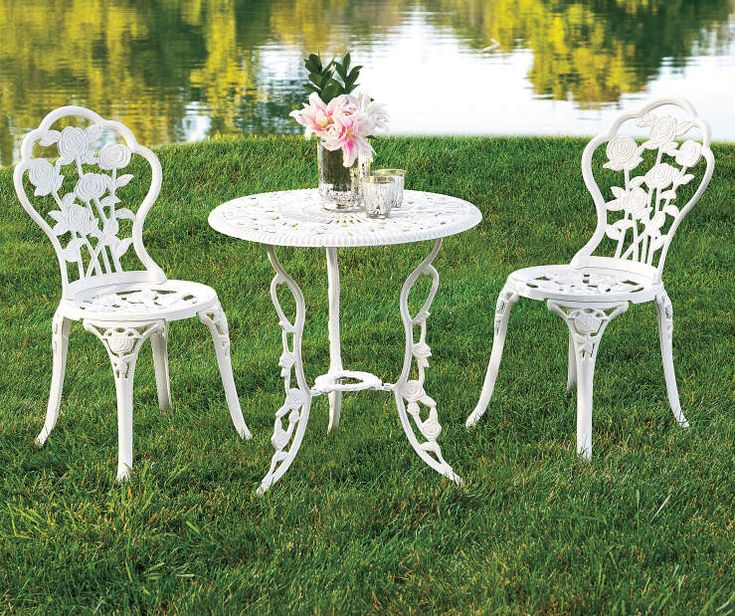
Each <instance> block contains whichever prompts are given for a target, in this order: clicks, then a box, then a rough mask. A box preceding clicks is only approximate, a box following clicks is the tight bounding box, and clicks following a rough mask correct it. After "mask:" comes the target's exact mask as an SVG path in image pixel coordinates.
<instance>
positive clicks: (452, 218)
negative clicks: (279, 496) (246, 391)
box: [209, 189, 482, 494]
mask: <svg viewBox="0 0 735 616" xmlns="http://www.w3.org/2000/svg"><path fill="white" fill-rule="evenodd" d="M481 218H482V215H481V214H480V211H479V210H478V209H477V208H476V207H475V206H474V205H472V204H471V203H468V202H467V201H463V200H461V199H457V198H455V197H449V196H446V195H439V194H435V193H427V192H417V191H412V190H408V191H406V192H405V196H404V202H403V206H402V207H401V208H400V209H397V210H393V211H392V212H391V217H390V218H387V219H383V220H376V219H370V218H367V216H366V215H365V214H364V212H350V213H342V212H333V211H327V210H325V209H323V208H322V205H321V199H320V197H319V195H318V193H317V191H316V189H307V190H288V191H280V192H272V193H262V194H258V195H250V196H247V197H240V198H238V199H234V200H232V201H228V202H227V203H223V204H222V205H220V206H219V207H217V208H216V209H215V210H214V211H212V213H211V214H210V216H209V224H210V226H211V227H212V228H213V229H215V230H217V231H219V232H220V233H223V234H225V235H229V236H231V237H236V238H239V239H243V240H248V241H251V242H258V243H261V244H266V245H267V247H268V260H269V261H270V263H271V265H272V266H273V268H274V269H275V271H276V275H275V277H274V278H273V281H272V283H271V288H270V292H271V298H272V300H273V304H274V305H275V308H276V311H277V313H278V318H279V324H280V326H281V329H282V342H283V353H282V354H281V357H280V360H279V365H280V367H281V376H282V377H283V379H284V385H285V402H284V403H283V406H281V407H280V408H279V409H278V410H277V411H276V419H275V427H274V431H273V437H272V438H271V442H272V443H273V446H274V448H275V450H276V452H275V454H274V455H273V458H272V460H271V465H270V468H269V470H268V473H267V474H266V475H265V477H264V478H263V481H262V482H261V485H260V487H259V488H258V492H259V493H261V494H262V493H263V492H265V491H266V490H268V488H270V487H271V486H272V485H273V484H274V483H275V482H276V481H278V480H279V479H280V478H281V477H282V476H283V475H284V473H285V472H286V471H287V470H288V468H289V466H290V465H291V463H292V462H293V460H294V458H295V457H296V453H297V452H298V449H299V446H300V445H301V441H302V439H303V437H304V432H305V430H306V424H307V422H308V420H309V409H310V407H311V400H312V398H313V397H314V396H318V395H322V394H327V395H328V396H329V428H328V429H329V430H330V431H331V430H333V429H334V428H335V427H337V425H338V424H339V417H340V410H341V405H342V393H343V392H346V391H360V390H365V389H373V390H385V391H392V392H393V393H394V395H395V400H396V406H397V407H398V415H399V417H400V420H401V424H402V425H403V429H404V431H405V432H406V436H407V437H408V440H409V442H410V443H411V446H412V447H413V448H414V450H415V451H416V453H417V454H418V455H419V457H421V459H422V460H423V461H424V462H426V464H428V465H429V466H430V467H431V468H433V469H434V470H436V471H437V472H438V473H441V474H442V475H445V476H446V477H449V478H450V479H452V480H453V481H455V482H457V483H459V482H461V479H460V478H459V476H458V475H457V474H456V473H455V472H454V471H453V470H452V467H451V466H450V465H449V464H448V463H447V462H446V460H445V459H444V457H443V456H442V452H441V449H440V448H439V445H438V443H437V442H436V441H437V437H438V436H439V434H440V432H441V429H442V428H441V425H440V424H439V419H438V415H437V410H436V402H435V401H434V400H433V399H432V398H430V397H429V396H428V395H427V394H426V391H425V390H424V378H425V370H426V367H427V366H428V365H429V362H428V358H429V357H430V356H431V350H430V348H429V346H428V345H427V343H426V321H427V319H428V317H429V308H430V306H431V303H432V301H433V300H434V296H435V295H436V291H437V288H438V286H439V274H438V272H437V271H436V269H435V268H434V266H433V265H432V262H433V261H434V258H435V257H436V255H437V253H438V252H439V248H440V247H441V242H442V238H444V237H446V236H449V235H454V234H456V233H461V232H462V231H466V230H467V229H470V228H472V227H474V226H475V225H477V224H478V223H479V222H480V220H481ZM422 240H434V244H433V247H432V248H431V250H430V252H429V254H428V255H427V256H426V258H425V259H424V260H423V261H422V262H421V263H420V264H419V266H418V267H417V268H416V269H415V270H414V271H413V272H412V273H411V274H410V275H409V276H408V278H407V279H406V282H405V283H404V285H403V289H402V290H401V296H400V310H401V318H402V320H403V325H404V329H405V332H406V352H405V356H404V361H403V369H402V370H401V375H400V378H399V379H398V381H396V382H395V383H385V382H383V381H382V380H381V379H380V378H379V377H378V376H376V375H374V374H371V373H369V372H362V371H355V370H345V369H344V368H343V365H342V354H341V349H340V333H339V328H340V321H339V292H340V286H339V267H338V263H337V249H338V248H349V247H358V246H385V245H390V244H403V243H408V242H418V241H422ZM276 246H300V247H309V248H326V252H327V277H328V299H329V355H330V365H329V371H328V372H327V373H326V374H323V375H321V376H319V377H317V378H316V380H315V382H314V385H313V386H309V384H308V383H307V382H306V378H305V376H304V365H303V361H302V358H301V340H302V336H303V332H304V321H305V317H306V306H305V303H304V296H303V294H302V292H301V289H300V288H299V286H298V285H297V284H296V281H295V280H294V279H293V278H291V276H289V275H288V274H287V273H286V271H285V270H284V268H283V266H282V265H281V263H280V262H279V260H278V258H277V257H276ZM421 275H427V276H429V277H431V279H432V284H431V290H430V291H429V294H428V297H427V298H426V300H425V302H424V304H423V306H422V308H421V310H419V311H418V313H416V314H415V315H411V313H410V312H409V308H408V295H409V293H410V291H411V288H412V287H413V285H414V284H415V282H416V280H417V279H418V278H419V277H420V276H421ZM282 284H285V285H286V286H287V287H288V289H289V290H290V292H291V294H292V295H293V297H294V300H295V303H296V314H295V315H294V318H293V319H289V318H288V317H287V316H286V314H285V313H284V310H283V308H282V307H281V304H280V302H279V301H278V294H277V290H278V287H279V285H282ZM416 328H418V338H417V337H416ZM414 361H415V362H416V368H417V370H416V373H415V376H416V378H413V379H412V378H410V376H411V368H412V366H413V363H414ZM294 380H295V383H294ZM409 417H411V418H412V419H413V425H412V423H411V421H410V419H409ZM414 426H415V427H416V428H417V429H418V432H415V431H414ZM419 439H421V441H420V440H419Z"/></svg>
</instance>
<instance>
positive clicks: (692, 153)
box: [676, 139, 702, 167]
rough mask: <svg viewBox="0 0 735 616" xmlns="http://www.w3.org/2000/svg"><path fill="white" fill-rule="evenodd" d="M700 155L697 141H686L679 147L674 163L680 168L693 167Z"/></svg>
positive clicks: (699, 144)
mask: <svg viewBox="0 0 735 616" xmlns="http://www.w3.org/2000/svg"><path fill="white" fill-rule="evenodd" d="M701 155H702V144H701V143H699V141H694V140H693V139H687V140H686V141H685V142H684V143H682V144H681V145H680V146H679V151H678V152H677V153H676V162H677V164H679V165H681V166H682V167H693V166H694V165H696V164H697V162H699V157H700V156H701Z"/></svg>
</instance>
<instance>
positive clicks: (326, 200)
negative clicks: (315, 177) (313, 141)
mask: <svg viewBox="0 0 735 616" xmlns="http://www.w3.org/2000/svg"><path fill="white" fill-rule="evenodd" d="M317 161H318V163H319V195H320V196H321V198H322V201H323V204H324V207H325V208H326V209H328V210H344V211H349V210H353V211H354V210H358V209H359V208H360V206H361V205H362V187H361V181H362V178H363V177H366V176H368V175H370V163H369V161H367V160H365V159H362V158H360V157H358V158H357V160H355V162H354V163H353V164H352V166H351V167H345V166H344V164H342V150H335V151H333V152H330V151H329V150H327V148H325V147H324V146H323V145H322V144H321V143H319V144H317Z"/></svg>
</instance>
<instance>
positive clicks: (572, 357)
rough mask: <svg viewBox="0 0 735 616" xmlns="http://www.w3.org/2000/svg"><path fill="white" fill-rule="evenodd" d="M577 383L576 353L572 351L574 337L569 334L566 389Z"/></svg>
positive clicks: (570, 389)
mask: <svg viewBox="0 0 735 616" xmlns="http://www.w3.org/2000/svg"><path fill="white" fill-rule="evenodd" d="M576 384H577V354H576V353H575V352H574V339H573V338H572V334H571V333H570V334H569V350H568V358H567V391H572V388H573V387H574V386H575V385H576Z"/></svg>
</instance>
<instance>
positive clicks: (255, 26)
mask: <svg viewBox="0 0 735 616" xmlns="http://www.w3.org/2000/svg"><path fill="white" fill-rule="evenodd" d="M347 49H350V50H351V51H352V56H353V59H354V61H355V62H357V63H359V64H363V65H365V68H364V70H363V78H362V80H361V81H362V83H363V86H365V87H366V88H367V89H368V91H369V92H370V93H371V94H372V96H374V97H375V98H377V99H379V100H380V101H381V102H384V103H385V104H386V105H387V107H388V110H389V112H390V114H391V129H392V132H393V133H395V134H406V133H411V134H592V133H595V132H598V131H599V130H600V129H601V128H602V127H603V126H604V125H605V124H606V123H607V122H608V121H609V118H610V117H611V116H612V115H613V114H614V113H615V112H616V111H617V110H618V109H619V108H621V107H623V106H625V107H629V106H637V105H638V104H639V101H642V100H645V99H648V98H650V97H652V96H663V95H669V94H675V95H682V96H686V97H687V98H689V99H690V100H691V101H692V102H693V103H694V104H695V106H696V107H697V108H698V110H699V111H700V113H701V114H702V115H703V116H704V117H706V118H707V119H708V120H709V121H710V123H711V125H712V128H713V136H714V138H715V139H719V140H729V141H732V140H735V0H698V1H697V0H689V1H687V0H274V1H271V2H268V1H266V0H158V1H153V2H145V3H135V2H132V1H131V0H0V163H2V164H5V165H8V164H11V163H12V162H13V160H15V159H16V158H17V155H18V143H19V139H20V137H21V136H22V135H23V133H24V132H25V131H26V130H28V129H29V128H32V127H34V126H36V125H37V124H38V122H39V121H40V119H41V118H42V116H43V115H44V114H45V113H46V112H47V111H49V110H51V109H52V108H54V107H56V106H59V105H63V104H68V103H76V104H82V105H86V106H89V107H91V108H93V109H95V110H96V111H98V112H99V113H101V114H102V115H106V116H111V117H115V118H118V119H121V120H123V121H124V122H125V123H127V124H128V125H129V126H130V127H131V128H133V130H134V132H135V133H136V134H137V136H138V138H139V140H140V141H141V142H143V143H146V144H151V145H153V144H161V143H169V142H175V141H193V140H198V139H203V138H206V137H208V136H212V135H217V134H242V133H286V132H298V130H299V129H298V127H297V126H296V125H295V123H294V122H293V121H292V120H290V119H289V118H288V115H287V114H288V112H289V111H290V110H291V109H294V108H295V107H297V106H298V105H299V102H300V101H301V100H302V98H303V94H302V92H303V90H302V87H301V83H302V80H303V78H304V73H303V68H302V64H301V62H302V57H303V56H304V55H305V54H306V53H308V52H312V51H321V52H322V53H323V54H324V55H330V54H341V53H343V52H344V51H345V50H347Z"/></svg>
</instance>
